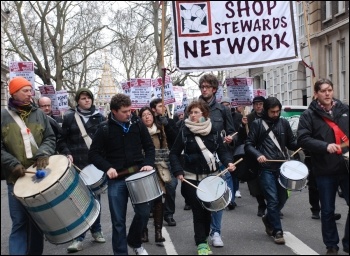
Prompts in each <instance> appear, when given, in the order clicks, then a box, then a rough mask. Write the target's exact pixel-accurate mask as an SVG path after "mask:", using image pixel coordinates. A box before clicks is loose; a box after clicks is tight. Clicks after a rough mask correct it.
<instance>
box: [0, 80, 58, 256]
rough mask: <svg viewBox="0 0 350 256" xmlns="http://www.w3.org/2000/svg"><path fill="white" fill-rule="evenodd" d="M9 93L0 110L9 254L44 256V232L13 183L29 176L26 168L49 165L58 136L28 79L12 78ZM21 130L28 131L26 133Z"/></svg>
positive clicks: (39, 167) (42, 167)
mask: <svg viewBox="0 0 350 256" xmlns="http://www.w3.org/2000/svg"><path fill="white" fill-rule="evenodd" d="M9 92H10V95H11V97H10V99H9V101H8V106H7V107H8V109H2V110H1V166H2V169H1V172H4V173H5V177H6V183H7V188H8V200H9V208H10V209H9V210H10V216H11V220H12V229H11V234H10V238H9V254H10V255H26V254H28V255H41V254H42V253H43V248H44V236H43V232H42V231H41V230H40V228H39V227H38V226H37V225H36V224H35V223H34V222H33V221H32V219H31V218H30V216H29V214H28V212H27V211H26V210H25V207H24V206H23V205H22V204H21V203H20V201H19V200H17V199H16V198H15V196H14V194H13V192H14V183H15V182H16V180H17V179H18V178H19V177H22V176H24V175H26V174H25V172H26V169H27V168H29V167H30V166H31V165H33V167H37V169H38V170H39V169H44V168H45V167H46V166H47V165H48V164H49V156H50V155H52V154H54V149H55V146H56V145H55V144H56V143H55V134H54V132H53V131H52V128H51V126H50V123H49V120H48V118H47V116H46V115H45V114H44V113H43V112H42V111H40V110H38V108H37V107H36V106H34V105H33V104H32V101H31V99H32V84H31V83H30V82H29V81H28V80H27V79H25V78H24V77H15V78H13V79H12V80H11V81H10V83H9ZM21 128H22V129H25V132H24V133H23V132H21V130H22V129H21ZM24 141H29V143H25V142H24ZM28 189H30V184H28Z"/></svg>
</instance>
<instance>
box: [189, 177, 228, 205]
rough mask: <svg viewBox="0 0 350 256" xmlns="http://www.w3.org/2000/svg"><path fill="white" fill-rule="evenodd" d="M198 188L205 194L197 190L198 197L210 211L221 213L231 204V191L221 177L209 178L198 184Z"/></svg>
mask: <svg viewBox="0 0 350 256" xmlns="http://www.w3.org/2000/svg"><path fill="white" fill-rule="evenodd" d="M198 188H200V189H201V190H203V191H204V192H203V191H201V190H199V189H197V192H196V193H197V197H198V199H199V201H200V202H201V204H202V205H203V207H204V208H205V209H207V210H209V211H220V210H222V209H224V208H225V207H226V206H227V205H228V204H229V203H230V202H231V199H232V192H231V189H230V188H229V187H228V186H227V183H226V181H224V180H223V179H222V178H221V177H217V176H208V177H206V178H204V179H203V180H202V181H201V182H200V183H199V184H198Z"/></svg>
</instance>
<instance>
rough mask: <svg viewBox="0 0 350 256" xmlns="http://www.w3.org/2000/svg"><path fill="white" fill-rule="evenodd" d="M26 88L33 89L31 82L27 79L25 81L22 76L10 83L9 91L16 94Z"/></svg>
mask: <svg viewBox="0 0 350 256" xmlns="http://www.w3.org/2000/svg"><path fill="white" fill-rule="evenodd" d="M25 86H30V87H32V84H31V82H29V81H28V80H27V79H25V78H24V77H22V76H17V77H15V78H13V79H12V80H11V81H10V83H9V91H10V94H11V95H12V94H14V93H15V92H17V91H19V90H20V89H22V88H23V87H25Z"/></svg>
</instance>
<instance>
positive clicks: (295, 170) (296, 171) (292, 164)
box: [281, 160, 309, 180]
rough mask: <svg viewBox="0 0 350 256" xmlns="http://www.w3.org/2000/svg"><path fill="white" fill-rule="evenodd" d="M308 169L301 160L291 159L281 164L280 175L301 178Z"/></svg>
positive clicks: (303, 177) (306, 173) (293, 178)
mask: <svg viewBox="0 0 350 256" xmlns="http://www.w3.org/2000/svg"><path fill="white" fill-rule="evenodd" d="M308 173H309V171H308V169H307V166H306V165H305V164H303V163H302V162H299V161H295V160H291V161H287V162H285V163H283V164H282V165H281V175H282V176H284V177H287V178H289V179H291V180H302V179H305V177H307V175H308Z"/></svg>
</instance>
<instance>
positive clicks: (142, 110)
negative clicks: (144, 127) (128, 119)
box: [139, 106, 161, 129]
mask: <svg viewBox="0 0 350 256" xmlns="http://www.w3.org/2000/svg"><path fill="white" fill-rule="evenodd" d="M146 110H148V111H149V112H151V115H152V116H153V123H154V124H155V125H156V126H157V129H161V125H160V124H158V122H157V119H156V116H155V114H154V112H153V111H152V109H151V108H150V107H147V106H146V107H142V108H141V109H140V111H139V117H140V118H141V119H142V114H143V112H145V111H146Z"/></svg>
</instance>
